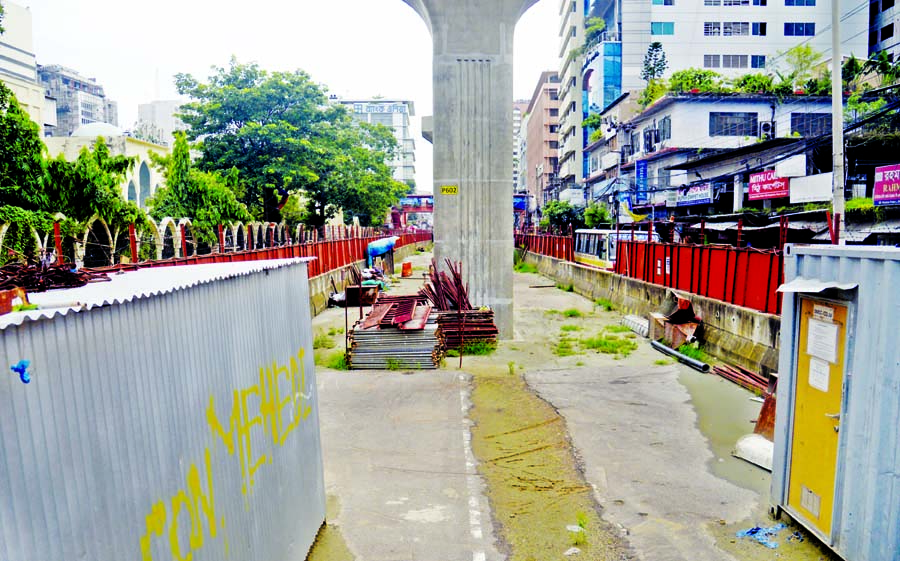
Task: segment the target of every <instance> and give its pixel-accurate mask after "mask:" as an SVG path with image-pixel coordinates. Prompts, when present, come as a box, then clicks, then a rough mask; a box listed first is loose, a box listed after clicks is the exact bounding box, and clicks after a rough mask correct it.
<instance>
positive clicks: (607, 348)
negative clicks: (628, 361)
mask: <svg viewBox="0 0 900 561" xmlns="http://www.w3.org/2000/svg"><path fill="white" fill-rule="evenodd" d="M581 344H582V345H584V347H585V348H586V349H591V350H594V351H597V352H600V353H603V354H606V355H616V356H617V357H622V358H624V357H627V356H628V355H630V354H631V353H632V352H634V351H636V350H637V348H638V346H637V343H635V342H634V341H631V340H629V339H620V338H619V337H616V336H615V335H604V334H602V333H601V334H599V335H597V336H596V337H590V338H587V339H582V341H581Z"/></svg>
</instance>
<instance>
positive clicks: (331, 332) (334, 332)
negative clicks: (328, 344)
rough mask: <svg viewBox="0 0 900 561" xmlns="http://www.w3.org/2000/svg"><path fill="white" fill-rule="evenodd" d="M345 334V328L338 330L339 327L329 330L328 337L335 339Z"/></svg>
mask: <svg viewBox="0 0 900 561" xmlns="http://www.w3.org/2000/svg"><path fill="white" fill-rule="evenodd" d="M343 334H344V328H343V327H340V328H338V327H332V328H331V329H329V330H328V336H329V337H334V336H335V335H343Z"/></svg>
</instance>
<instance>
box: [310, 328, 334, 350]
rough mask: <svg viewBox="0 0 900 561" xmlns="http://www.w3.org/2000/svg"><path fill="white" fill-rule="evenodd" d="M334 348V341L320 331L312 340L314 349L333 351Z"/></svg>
mask: <svg viewBox="0 0 900 561" xmlns="http://www.w3.org/2000/svg"><path fill="white" fill-rule="evenodd" d="M334 347H335V342H334V339H332V338H331V337H329V336H328V335H327V334H326V333H324V332H322V331H320V332H318V333H316V336H315V338H313V348H314V349H333V348H334Z"/></svg>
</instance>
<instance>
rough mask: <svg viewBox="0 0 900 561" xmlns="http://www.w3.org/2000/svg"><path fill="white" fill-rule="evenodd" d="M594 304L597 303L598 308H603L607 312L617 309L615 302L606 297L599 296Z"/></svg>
mask: <svg viewBox="0 0 900 561" xmlns="http://www.w3.org/2000/svg"><path fill="white" fill-rule="evenodd" d="M594 304H596V305H597V307H598V308H603V309H604V310H606V311H607V312H613V311H615V310H616V306H615V304H613V303H612V301H611V300H608V299H606V298H597V299H596V300H595V301H594Z"/></svg>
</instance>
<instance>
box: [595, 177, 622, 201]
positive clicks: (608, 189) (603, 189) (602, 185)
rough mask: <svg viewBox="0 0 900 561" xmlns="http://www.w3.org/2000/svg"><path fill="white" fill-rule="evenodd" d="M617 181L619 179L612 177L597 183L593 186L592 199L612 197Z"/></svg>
mask: <svg viewBox="0 0 900 561" xmlns="http://www.w3.org/2000/svg"><path fill="white" fill-rule="evenodd" d="M617 179H618V178H617V177H611V178H609V179H604V180H602V181H599V182H597V183H595V184H594V185H593V186H591V197H592V198H594V199H599V198H600V197H606V196H608V195H612V194H613V193H614V192H615V185H616V180H617Z"/></svg>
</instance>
